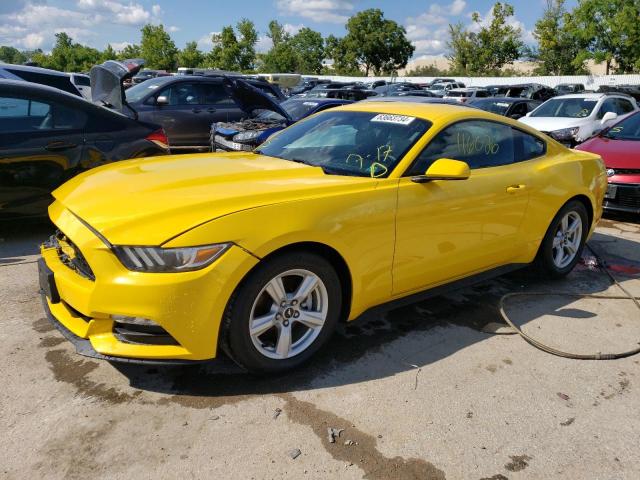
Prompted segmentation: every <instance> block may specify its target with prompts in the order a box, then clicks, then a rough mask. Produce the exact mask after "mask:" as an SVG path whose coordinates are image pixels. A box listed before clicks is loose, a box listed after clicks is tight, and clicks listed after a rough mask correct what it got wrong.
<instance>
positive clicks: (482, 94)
mask: <svg viewBox="0 0 640 480" xmlns="http://www.w3.org/2000/svg"><path fill="white" fill-rule="evenodd" d="M488 96H489V92H487V91H486V90H478V91H477V92H476V97H478V98H484V97H488Z"/></svg>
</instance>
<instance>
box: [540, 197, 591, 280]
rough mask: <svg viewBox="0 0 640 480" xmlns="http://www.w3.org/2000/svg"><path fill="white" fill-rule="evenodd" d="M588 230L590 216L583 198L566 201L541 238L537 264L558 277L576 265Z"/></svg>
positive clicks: (549, 274)
mask: <svg viewBox="0 0 640 480" xmlns="http://www.w3.org/2000/svg"><path fill="white" fill-rule="evenodd" d="M588 232H589V217H588V215H587V210H586V208H585V206H584V204H583V203H582V202H579V201H577V200H572V201H570V202H568V203H567V204H566V205H565V206H564V207H562V208H561V209H560V211H559V212H558V213H557V214H556V216H555V217H554V218H553V220H552V222H551V225H550V226H549V229H548V230H547V233H546V235H545V237H544V239H543V240H542V244H541V245H540V250H539V251H538V256H537V257H536V261H535V263H536V266H537V267H538V270H539V271H540V272H541V273H542V274H544V275H546V276H549V277H552V278H561V277H564V276H565V275H567V274H569V272H571V270H573V268H574V267H575V266H576V263H578V260H580V256H581V255H582V249H583V248H584V244H585V241H586V238H587V234H588Z"/></svg>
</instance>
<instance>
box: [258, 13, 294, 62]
mask: <svg viewBox="0 0 640 480" xmlns="http://www.w3.org/2000/svg"><path fill="white" fill-rule="evenodd" d="M267 37H269V38H270V39H271V42H272V44H273V45H272V47H271V49H270V50H269V51H268V52H267V53H266V54H265V55H264V57H263V62H264V63H263V67H262V68H263V70H264V71H265V72H270V73H275V72H279V73H289V72H295V71H296V68H297V66H298V57H297V55H296V51H295V50H294V48H293V45H292V43H291V35H289V33H287V32H286V31H285V29H284V27H283V26H282V25H281V24H280V23H279V22H278V21H277V20H271V21H270V22H269V32H268V33H267Z"/></svg>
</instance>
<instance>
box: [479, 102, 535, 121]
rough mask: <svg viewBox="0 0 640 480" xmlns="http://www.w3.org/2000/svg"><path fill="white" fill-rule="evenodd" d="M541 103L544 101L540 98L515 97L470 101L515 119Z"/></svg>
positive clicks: (482, 107)
mask: <svg viewBox="0 0 640 480" xmlns="http://www.w3.org/2000/svg"><path fill="white" fill-rule="evenodd" d="M541 104H542V102H541V101H539V100H529V99H528V98H513V97H489V98H479V99H478V100H473V101H471V102H469V105H471V106H472V107H476V108H479V109H480V110H485V111H487V112H491V113H497V114H498V115H502V116H504V117H509V118H514V119H518V118H522V117H524V116H525V115H526V114H527V113H529V112H532V111H533V110H534V109H535V108H537V107H538V106H539V105H541Z"/></svg>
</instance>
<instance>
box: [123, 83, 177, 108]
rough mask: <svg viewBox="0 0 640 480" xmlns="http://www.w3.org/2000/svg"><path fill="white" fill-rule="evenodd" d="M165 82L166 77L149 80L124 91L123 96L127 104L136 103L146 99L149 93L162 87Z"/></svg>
mask: <svg viewBox="0 0 640 480" xmlns="http://www.w3.org/2000/svg"><path fill="white" fill-rule="evenodd" d="M166 81H167V79H166V77H164V78H163V77H157V78H151V79H149V80H147V81H146V82H142V83H139V84H137V85H134V86H133V87H131V88H129V89H127V90H125V92H124V96H125V97H126V99H127V102H129V103H132V102H137V101H139V100H141V99H143V98H144V97H146V96H147V94H148V93H149V92H152V91H154V90H155V89H157V88H158V87H160V86H162V85H163V84H164V83H166Z"/></svg>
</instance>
